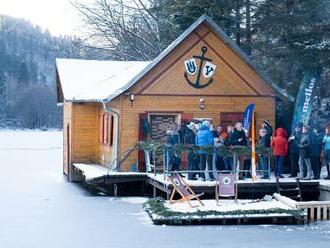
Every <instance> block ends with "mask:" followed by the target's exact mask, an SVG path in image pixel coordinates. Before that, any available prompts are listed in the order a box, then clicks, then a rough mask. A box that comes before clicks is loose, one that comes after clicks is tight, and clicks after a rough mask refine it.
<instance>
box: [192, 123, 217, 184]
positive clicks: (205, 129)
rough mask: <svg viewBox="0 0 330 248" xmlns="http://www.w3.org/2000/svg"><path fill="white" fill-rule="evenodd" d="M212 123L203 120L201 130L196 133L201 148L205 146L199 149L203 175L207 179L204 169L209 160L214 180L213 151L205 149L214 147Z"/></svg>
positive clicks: (196, 142) (209, 168)
mask: <svg viewBox="0 0 330 248" xmlns="http://www.w3.org/2000/svg"><path fill="white" fill-rule="evenodd" d="M210 126H211V123H210V122H209V121H203V122H202V125H201V126H200V129H199V131H198V132H197V134H196V138H195V144H196V145H197V146H199V147H200V148H203V149H201V150H200V151H199V155H200V169H201V171H203V172H202V173H201V177H202V178H203V180H205V173H204V170H205V168H206V161H207V165H208V166H207V167H208V168H207V170H208V172H209V178H210V180H214V176H213V171H212V152H207V151H205V149H206V148H213V144H214V140H213V134H212V132H211V131H210Z"/></svg>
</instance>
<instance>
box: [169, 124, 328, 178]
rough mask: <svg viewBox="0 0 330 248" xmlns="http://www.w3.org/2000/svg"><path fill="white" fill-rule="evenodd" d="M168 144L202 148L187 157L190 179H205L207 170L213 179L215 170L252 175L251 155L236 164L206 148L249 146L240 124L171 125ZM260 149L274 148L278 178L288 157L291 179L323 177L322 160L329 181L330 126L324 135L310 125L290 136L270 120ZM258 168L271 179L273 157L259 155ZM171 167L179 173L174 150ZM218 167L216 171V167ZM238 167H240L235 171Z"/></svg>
mask: <svg viewBox="0 0 330 248" xmlns="http://www.w3.org/2000/svg"><path fill="white" fill-rule="evenodd" d="M166 143H167V145H168V147H173V146H174V145H176V144H185V145H191V146H192V147H193V146H197V147H199V148H200V149H199V150H198V151H197V152H196V151H193V150H188V151H187V157H188V179H189V180H197V178H198V177H199V178H201V179H202V180H206V173H204V171H205V169H206V167H207V171H208V176H207V177H208V178H209V179H210V180H214V173H213V172H214V169H216V170H220V171H235V170H236V169H238V170H239V171H240V173H239V178H240V179H244V178H245V177H249V176H250V173H249V171H250V168H251V158H250V156H246V155H240V154H238V155H237V157H236V162H235V161H234V159H233V157H230V156H228V155H226V156H221V155H217V154H214V153H213V152H209V151H207V150H205V149H203V147H205V148H210V147H220V146H229V147H233V146H240V147H249V146H250V145H251V140H250V138H249V133H248V131H247V130H245V129H244V128H243V125H242V123H241V122H237V123H236V124H235V125H228V127H227V128H226V129H223V128H222V127H221V126H219V127H217V128H215V127H214V126H213V125H212V123H211V122H210V121H207V120H204V121H203V122H201V123H195V122H188V123H184V124H183V125H182V126H181V127H179V126H178V125H177V124H176V123H171V124H170V126H169V128H168V130H167V133H166ZM257 144H258V146H260V147H263V148H271V150H272V155H273V157H274V174H275V177H278V178H283V175H282V169H283V163H284V159H285V157H286V156H287V155H288V154H289V156H290V164H291V175H290V177H299V178H301V179H313V178H314V179H318V178H320V172H321V165H322V161H323V162H324V163H325V165H326V167H327V171H328V177H327V178H328V179H330V126H328V127H327V128H326V129H325V135H322V134H321V133H320V132H319V131H318V129H315V128H314V129H313V130H312V131H310V130H309V127H308V126H303V125H302V124H299V125H297V127H296V128H295V131H294V133H293V134H292V135H291V136H290V137H288V134H287V131H286V130H285V129H284V128H281V127H279V128H277V129H276V130H275V132H273V128H272V126H271V125H270V123H269V121H264V122H263V123H262V125H261V127H260V130H259V139H258V141H257ZM258 155H259V156H258V169H259V170H262V172H263V175H262V178H263V179H267V178H269V177H270V175H269V165H270V164H271V161H270V160H269V159H270V157H269V156H268V155H265V154H258ZM169 157H170V158H169V164H170V165H171V170H172V171H177V170H179V167H180V163H181V156H180V155H178V154H175V152H174V150H172V151H171V150H170V152H169ZM213 164H215V167H216V168H213ZM236 165H238V166H237V167H238V168H234V167H235V166H236Z"/></svg>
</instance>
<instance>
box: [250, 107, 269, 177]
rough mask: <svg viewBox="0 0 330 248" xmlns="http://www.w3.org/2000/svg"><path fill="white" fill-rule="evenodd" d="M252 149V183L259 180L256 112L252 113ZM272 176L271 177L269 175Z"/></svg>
mask: <svg viewBox="0 0 330 248" xmlns="http://www.w3.org/2000/svg"><path fill="white" fill-rule="evenodd" d="M251 132H252V135H251V139H252V142H251V143H252V144H251V149H252V157H251V164H252V166H251V167H252V181H253V182H255V181H256V180H257V165H256V137H255V136H256V125H255V111H254V110H253V112H252V128H251ZM269 176H270V175H269Z"/></svg>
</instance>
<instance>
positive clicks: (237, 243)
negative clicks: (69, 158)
mask: <svg viewBox="0 0 330 248" xmlns="http://www.w3.org/2000/svg"><path fill="white" fill-rule="evenodd" d="M0 168H1V182H0V189H1V191H0V192H1V201H0V207H1V211H0V247H1V248H13V247H17V248H53V247H54V248H55V247H56V248H59V247H61V248H66V247H77V248H85V247H88V248H91V247H96V248H103V247H107V248H109V247H115V248H117V247H127V248H128V247H129V248H132V247H157V248H161V247H164V248H165V247H166V248H169V247H176V248H178V247H189V248H195V247H196V248H197V247H267V248H269V247H300V248H301V247H318V248H319V247H329V246H330V222H319V223H318V224H311V225H306V226H271V225H261V226H200V227H199V226H192V227H169V226H153V225H152V224H151V222H150V221H149V219H148V217H147V216H146V214H145V213H144V212H142V211H141V205H142V203H143V202H144V201H145V199H144V198H136V197H135V198H111V197H104V196H93V195H90V194H89V193H88V192H86V191H85V190H84V189H83V188H81V187H80V186H79V185H78V184H74V183H69V182H67V180H66V178H65V177H64V176H63V174H62V135H61V132H56V131H52V132H41V131H40V132H39V131H21V132H13V131H0Z"/></svg>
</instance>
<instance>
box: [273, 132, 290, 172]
mask: <svg viewBox="0 0 330 248" xmlns="http://www.w3.org/2000/svg"><path fill="white" fill-rule="evenodd" d="M286 134H287V132H286V131H285V129H284V128H281V127H280V128H277V129H276V130H275V135H274V138H273V140H272V144H271V147H272V149H273V155H274V156H275V177H279V178H283V176H282V165H283V160H284V157H285V156H286V155H287V154H288V140H287V137H286Z"/></svg>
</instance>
